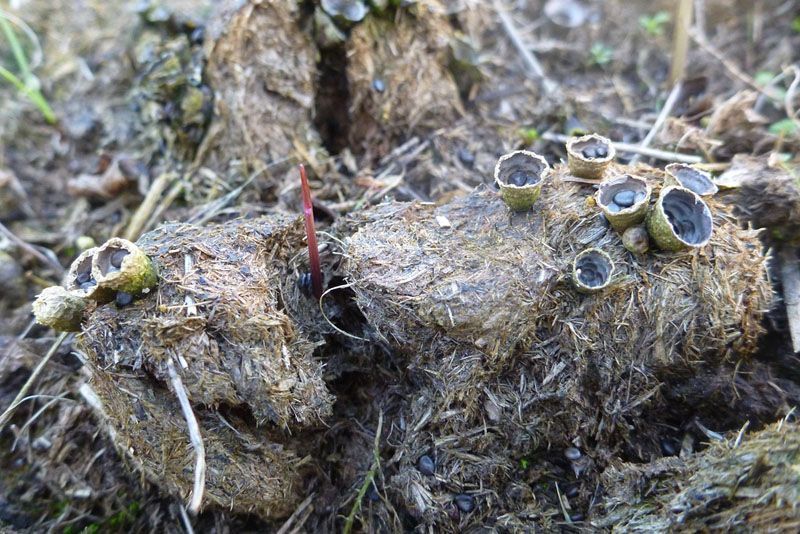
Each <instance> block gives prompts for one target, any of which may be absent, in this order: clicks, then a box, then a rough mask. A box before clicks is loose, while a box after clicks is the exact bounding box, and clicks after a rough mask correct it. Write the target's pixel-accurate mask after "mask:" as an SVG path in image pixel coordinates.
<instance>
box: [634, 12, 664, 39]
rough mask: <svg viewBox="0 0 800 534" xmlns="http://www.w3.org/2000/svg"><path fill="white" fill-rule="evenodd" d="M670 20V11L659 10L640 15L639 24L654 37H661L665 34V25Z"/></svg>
mask: <svg viewBox="0 0 800 534" xmlns="http://www.w3.org/2000/svg"><path fill="white" fill-rule="evenodd" d="M669 21H670V16H669V13H668V12H667V11H659V12H657V13H654V14H653V15H642V16H641V17H639V26H641V27H642V29H643V30H644V31H645V32H647V33H648V34H650V35H652V36H653V37H661V36H662V35H664V26H666V24H667V22H669Z"/></svg>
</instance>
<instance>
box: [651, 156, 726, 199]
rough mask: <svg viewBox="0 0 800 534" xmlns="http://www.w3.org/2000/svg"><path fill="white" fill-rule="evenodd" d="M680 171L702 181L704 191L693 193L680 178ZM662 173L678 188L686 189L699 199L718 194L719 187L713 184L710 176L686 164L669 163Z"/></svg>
mask: <svg viewBox="0 0 800 534" xmlns="http://www.w3.org/2000/svg"><path fill="white" fill-rule="evenodd" d="M681 171H689V172H691V173H693V174H695V175H696V176H698V177H699V178H700V179H701V180H703V181H704V182H705V184H706V189H704V190H703V192H700V191H695V190H694V189H692V188H691V187H688V186H687V185H686V184H685V183H684V182H683V180H681V178H680V173H681ZM664 172H666V173H667V175H668V176H670V177H671V178H672V179H673V180H674V181H675V182H677V184H678V185H679V186H680V187H683V188H684V189H688V190H689V191H691V192H692V193H695V194H696V195H699V196H701V197H710V196H714V195H716V194H717V193H718V192H719V186H718V185H717V184H716V183H715V182H714V180H713V178H712V177H711V174H709V173H707V172H706V171H703V170H700V169H698V168H696V167H694V166H692V165H687V164H686V163H670V164H669V165H667V166H666V167H664Z"/></svg>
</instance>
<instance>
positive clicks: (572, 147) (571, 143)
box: [566, 133, 617, 164]
mask: <svg viewBox="0 0 800 534" xmlns="http://www.w3.org/2000/svg"><path fill="white" fill-rule="evenodd" d="M589 141H597V142H599V143H601V144H603V145H604V146H605V147H606V148H608V154H607V155H606V157H604V158H586V157H584V155H583V154H582V153H581V151H580V150H577V145H580V144H584V143H585V144H588V143H589ZM566 148H567V153H568V154H569V155H571V156H572V157H574V158H577V159H579V160H581V161H585V162H586V163H597V164H600V163H608V162H609V161H612V160H613V159H614V158H615V157H616V155H617V149H616V148H614V143H613V142H611V139H609V138H607V137H603V136H602V135H600V134H597V133H590V134H586V135H582V136H580V137H572V138H570V139H569V140H568V141H567V143H566Z"/></svg>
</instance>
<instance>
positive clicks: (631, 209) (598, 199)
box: [594, 173, 653, 215]
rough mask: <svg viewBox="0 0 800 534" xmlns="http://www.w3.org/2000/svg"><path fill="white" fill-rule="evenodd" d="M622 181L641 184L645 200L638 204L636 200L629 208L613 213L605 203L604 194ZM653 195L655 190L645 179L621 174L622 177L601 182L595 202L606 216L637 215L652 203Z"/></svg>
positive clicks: (618, 176) (595, 195)
mask: <svg viewBox="0 0 800 534" xmlns="http://www.w3.org/2000/svg"><path fill="white" fill-rule="evenodd" d="M622 180H625V181H626V182H627V181H633V182H635V183H639V184H642V185H644V194H645V196H644V198H643V199H642V200H639V201H638V202H637V201H635V200H634V202H633V204H632V205H630V206H628V207H627V208H622V209H620V210H619V211H616V212H612V211H610V210H608V205H607V204H606V203H605V202H603V193H605V192H606V191H607V190H608V189H609V188H611V187H613V186H615V185H617V183H616V182H619V181H622ZM652 194H653V188H652V187H651V186H650V184H649V183H647V180H645V179H644V178H641V177H639V176H636V175H633V174H627V173H626V174H620V175H617V176H614V177H613V178H608V179H606V180H603V181H602V182H600V184H599V186H598V188H597V192H596V193H595V194H594V198H595V200H596V202H597V205H598V206H600V209H602V210H603V213H604V214H606V215H609V214H610V215H620V214H626V215H627V214H629V213H635V212H636V211H637V210H640V209H642V206H643V205H648V204H649V203H650V197H651V196H652Z"/></svg>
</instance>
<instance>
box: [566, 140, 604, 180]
mask: <svg viewBox="0 0 800 534" xmlns="http://www.w3.org/2000/svg"><path fill="white" fill-rule="evenodd" d="M615 156H616V150H615V149H614V145H613V144H612V143H611V141H610V140H609V139H607V138H605V137H603V136H601V135H597V134H589V135H584V136H582V137H573V138H571V139H570V140H569V141H567V163H568V165H569V170H570V172H571V173H572V174H574V175H575V176H578V177H580V178H586V179H587V180H600V179H602V178H603V176H604V174H605V172H606V169H608V168H609V165H610V164H611V162H612V161H613V160H614V157H615Z"/></svg>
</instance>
